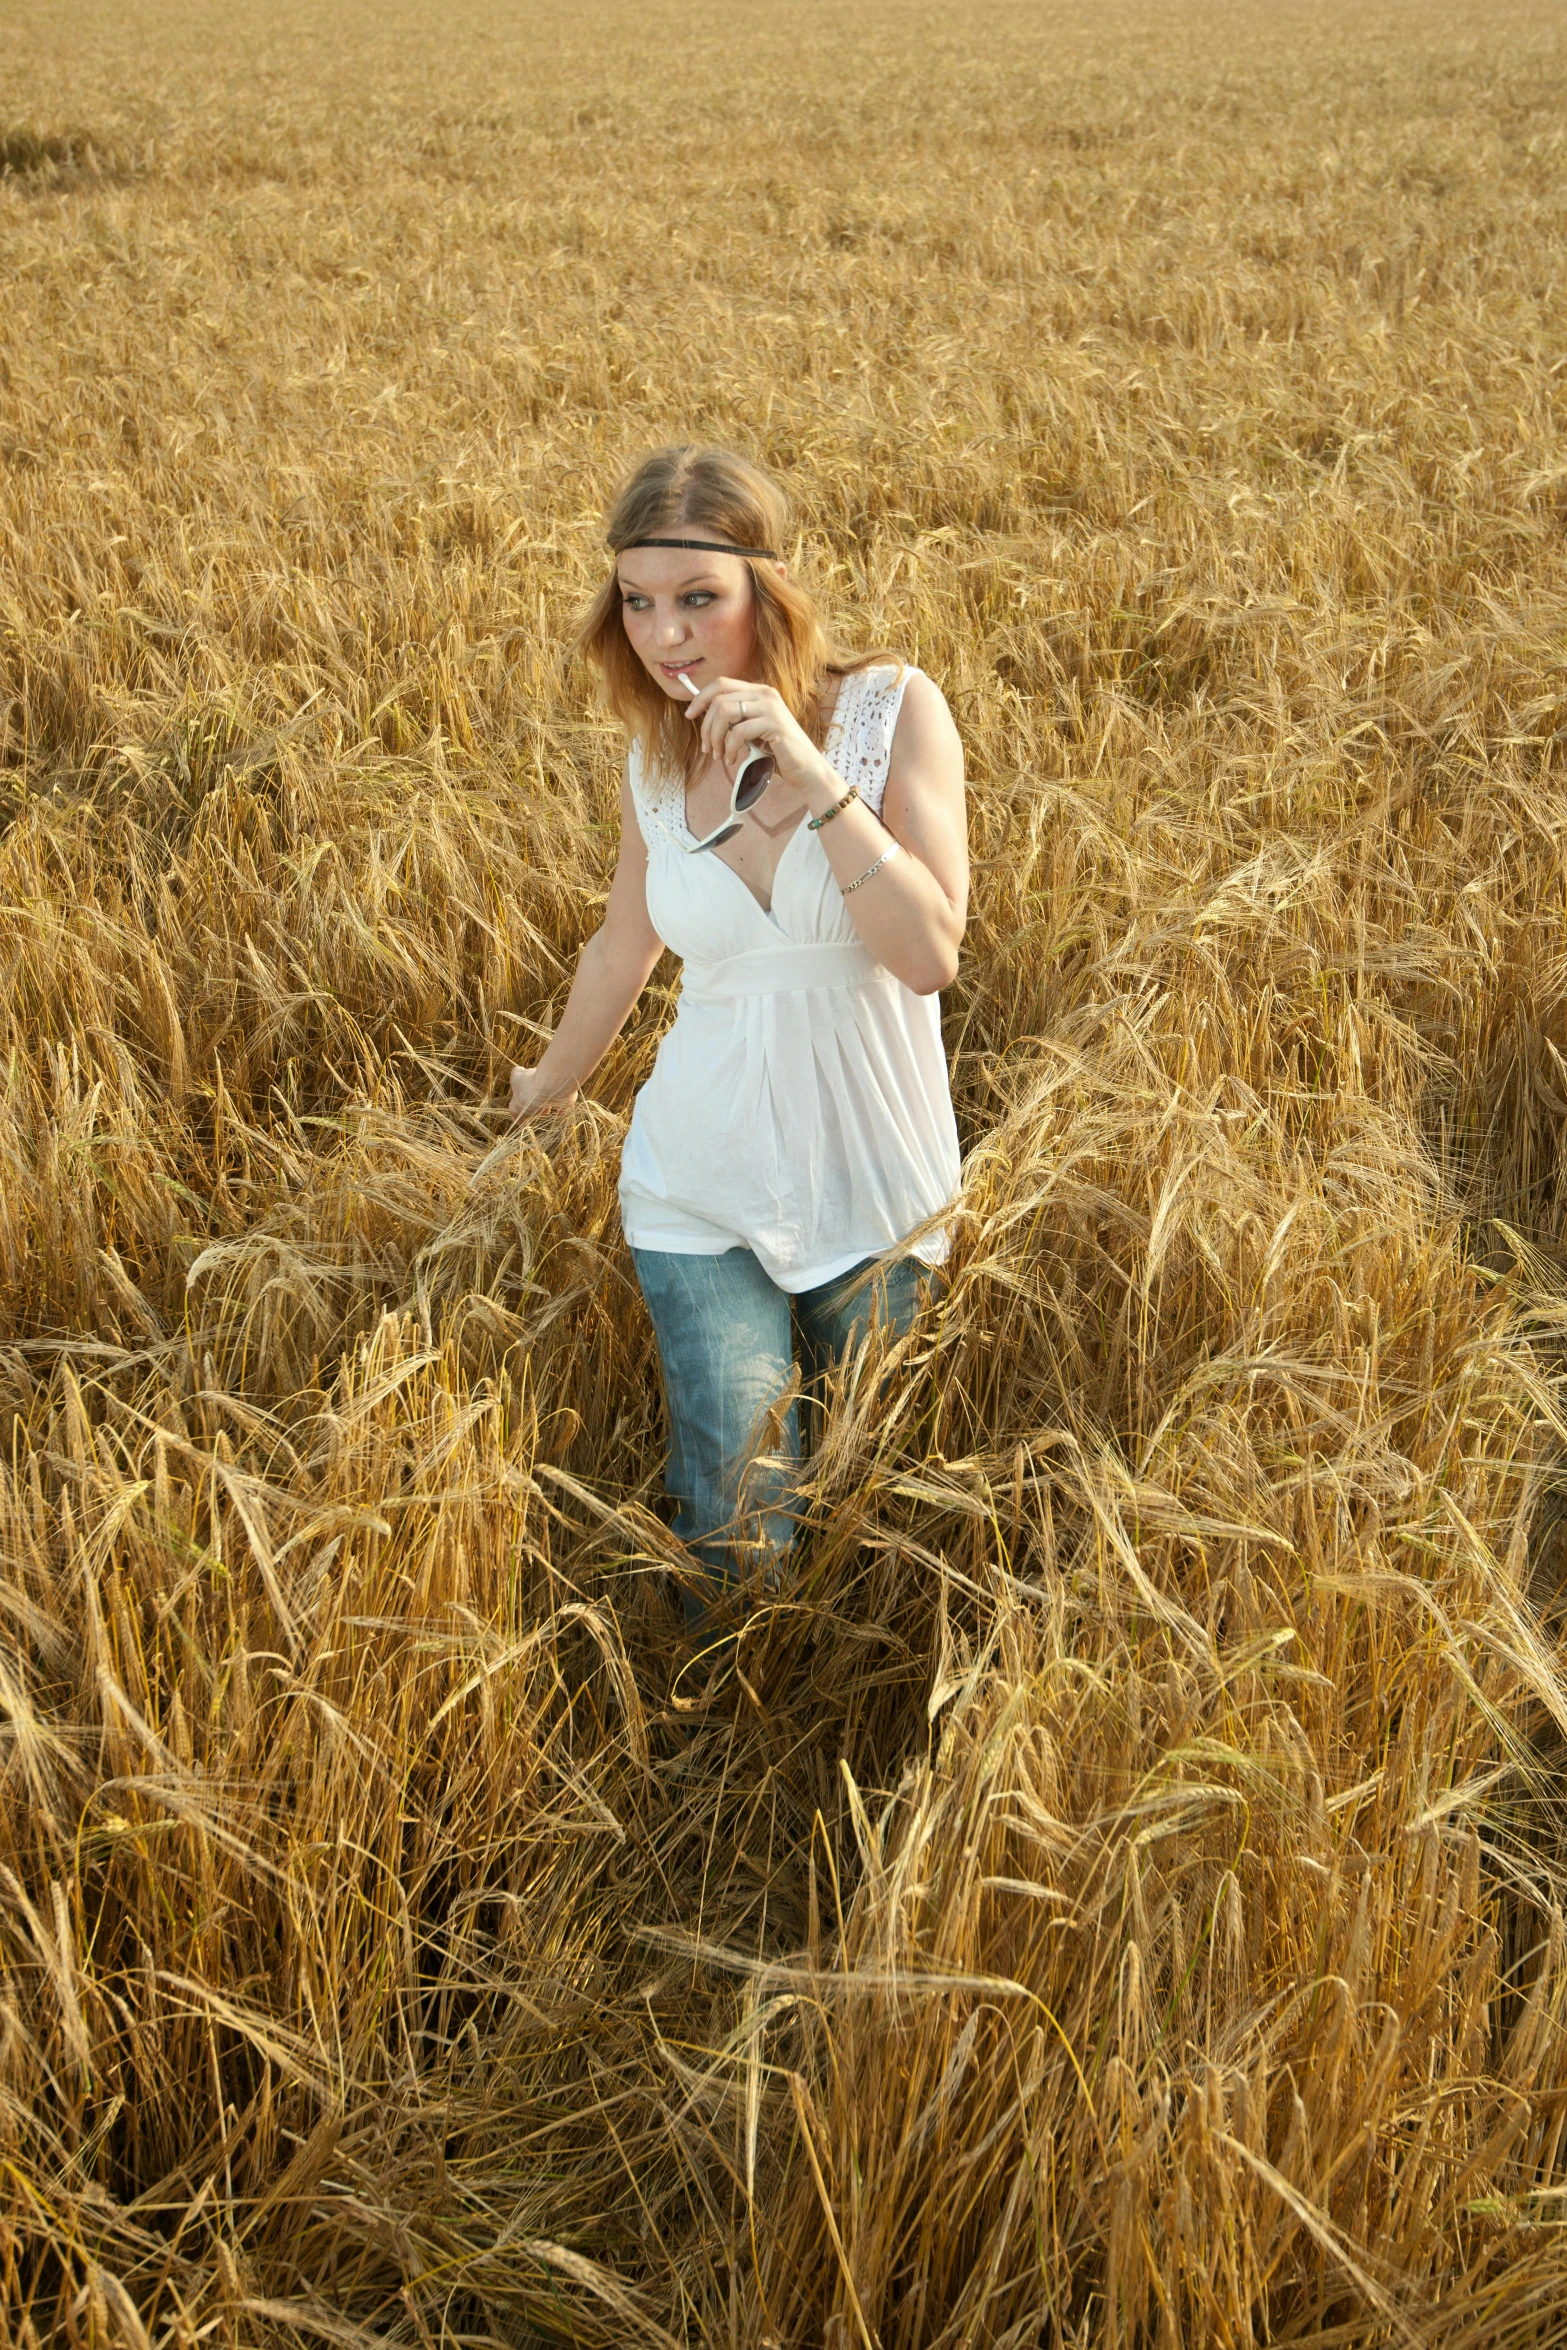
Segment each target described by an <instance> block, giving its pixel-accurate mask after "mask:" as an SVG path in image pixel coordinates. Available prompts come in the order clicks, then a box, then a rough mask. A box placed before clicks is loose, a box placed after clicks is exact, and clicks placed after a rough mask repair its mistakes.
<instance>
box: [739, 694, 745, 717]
mask: <svg viewBox="0 0 1567 2350" xmlns="http://www.w3.org/2000/svg"><path fill="white" fill-rule="evenodd" d="M740 715H741V717H742V718H743V717H744V716H745V698H744V696H743V695H742V696H741V701H740Z"/></svg>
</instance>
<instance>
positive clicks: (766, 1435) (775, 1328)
mask: <svg viewBox="0 0 1567 2350" xmlns="http://www.w3.org/2000/svg"><path fill="white" fill-rule="evenodd" d="M631 1255H632V1261H633V1263H634V1264H635V1266H636V1269H637V1280H638V1281H639V1283H640V1284H641V1288H642V1295H643V1296H644V1298H646V1300H647V1309H648V1312H649V1314H650V1315H651V1316H652V1319H653V1332H654V1336H655V1337H656V1338H657V1340H658V1352H659V1359H660V1361H661V1362H662V1364H663V1369H664V1396H665V1400H666V1402H667V1404H668V1407H669V1464H668V1467H667V1468H666V1470H665V1472H664V1484H665V1487H666V1489H667V1491H668V1493H669V1495H670V1497H671V1499H672V1500H673V1501H674V1504H675V1532H676V1533H677V1534H678V1535H679V1536H680V1539H681V1540H682V1541H683V1542H684V1543H685V1545H686V1547H687V1549H689V1550H690V1551H691V1552H693V1553H694V1555H695V1556H696V1557H697V1558H699V1559H700V1560H701V1562H702V1564H703V1565H704V1567H706V1569H707V1570H708V1573H709V1575H710V1576H711V1577H712V1578H713V1580H714V1582H715V1583H716V1584H717V1585H718V1586H720V1588H722V1587H723V1586H726V1585H727V1584H729V1583H731V1582H733V1581H736V1580H738V1579H740V1578H742V1577H744V1576H746V1575H747V1574H749V1573H753V1572H756V1571H758V1570H760V1571H763V1572H765V1571H766V1569H767V1568H768V1567H769V1566H770V1565H772V1564H774V1563H775V1562H776V1561H777V1560H778V1559H780V1558H781V1557H782V1556H783V1554H784V1552H785V1551H787V1550H788V1548H789V1545H790V1543H791V1542H792V1541H793V1539H794V1530H795V1509H794V1507H793V1506H791V1505H794V1504H795V1502H796V1488H797V1485H798V1482H799V1465H800V1414H799V1406H798V1402H797V1400H796V1399H795V1398H794V1397H791V1398H790V1399H789V1401H788V1403H787V1404H784V1403H783V1400H782V1399H783V1395H784V1391H785V1389H786V1388H787V1387H788V1385H789V1381H790V1378H791V1375H792V1373H793V1371H794V1363H795V1327H796V1326H797V1327H798V1332H799V1352H800V1370H801V1375H802V1378H803V1381H804V1383H805V1385H806V1387H807V1388H809V1387H811V1386H812V1385H813V1383H815V1382H817V1381H819V1380H820V1378H821V1377H822V1374H823V1373H824V1372H826V1371H827V1370H828V1369H829V1367H830V1366H831V1365H832V1364H833V1363H835V1362H837V1361H838V1360H839V1359H840V1357H842V1356H843V1355H845V1354H848V1353H850V1352H852V1350H853V1349H854V1348H855V1347H857V1346H858V1345H859V1343H860V1341H861V1339H862V1338H863V1337H864V1336H865V1335H866V1333H867V1331H868V1330H869V1329H870V1327H871V1324H872V1322H873V1321H874V1322H875V1323H877V1324H878V1325H879V1326H880V1327H881V1328H883V1329H885V1330H887V1331H888V1332H889V1333H890V1334H892V1335H895V1336H901V1335H902V1333H903V1332H904V1331H905V1330H907V1329H908V1328H909V1326H910V1324H911V1323H912V1322H913V1320H914V1317H915V1315H916V1314H917V1313H918V1312H919V1309H920V1307H921V1306H922V1305H923V1304H924V1302H925V1300H926V1299H927V1297H928V1296H929V1295H930V1292H931V1289H932V1286H933V1278H934V1277H933V1275H932V1272H931V1268H930V1267H929V1266H928V1265H924V1264H921V1263H920V1262H919V1261H918V1259H916V1258H912V1257H898V1258H893V1259H891V1260H886V1259H882V1258H877V1257H867V1258H866V1260H865V1262H864V1263H863V1264H860V1265H855V1266H853V1267H852V1268H851V1269H850V1271H848V1272H847V1273H842V1274H840V1275H839V1276H838V1279H837V1280H836V1281H827V1282H824V1283H823V1284H822V1286H821V1287H820V1288H819V1289H807V1290H803V1291H801V1292H800V1293H799V1294H798V1295H796V1296H793V1297H791V1296H790V1295H789V1294H788V1292H787V1291H785V1290H782V1289H779V1288H777V1287H776V1286H775V1284H774V1283H773V1282H771V1281H769V1279H768V1278H767V1275H766V1274H765V1273H764V1272H763V1271H762V1268H761V1266H760V1265H759V1264H758V1263H757V1260H756V1258H755V1257H754V1256H753V1255H752V1254H751V1251H750V1250H749V1249H748V1248H731V1249H726V1250H725V1251H724V1253H723V1254H722V1255H721V1256H716V1257H697V1256H675V1255H672V1254H670V1253H669V1252H668V1251H666V1250H663V1249H642V1248H638V1249H633V1250H632V1252H631ZM714 1596H715V1597H716V1596H717V1593H716V1592H715V1594H714ZM686 1612H687V1614H688V1616H690V1617H692V1618H693V1620H696V1619H698V1618H700V1616H701V1614H702V1612H703V1611H702V1606H701V1602H700V1600H697V1601H694V1602H693V1600H692V1598H691V1595H690V1594H687V1604H686Z"/></svg>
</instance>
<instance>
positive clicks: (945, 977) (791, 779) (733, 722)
mask: <svg viewBox="0 0 1567 2350" xmlns="http://www.w3.org/2000/svg"><path fill="white" fill-rule="evenodd" d="M742 703H743V704H744V706H745V709H746V717H745V718H744V719H743V720H742V719H741V718H740V717H739V715H738V713H739V710H740V707H741V705H742ZM691 716H692V718H693V719H694V720H695V721H696V722H697V723H698V724H699V725H700V726H701V729H702V740H703V743H704V746H705V747H706V749H707V750H708V751H709V752H710V753H712V754H714V755H716V756H717V757H718V758H720V759H721V760H722V762H723V764H724V765H725V767H727V768H728V770H729V772H730V773H731V774H733V773H734V771H735V769H736V767H737V766H738V765H739V763H740V760H741V759H742V758H743V757H744V756H745V752H746V749H747V748H748V747H749V746H750V745H752V744H759V745H761V746H762V747H763V748H764V749H766V750H769V751H771V752H772V754H773V759H774V763H775V766H776V769H777V772H778V774H779V775H780V777H782V778H783V780H784V781H785V782H787V783H791V784H793V785H794V787H795V789H796V790H797V791H798V792H799V793H800V795H801V796H802V798H803V799H804V800H805V803H806V805H807V807H808V808H809V809H810V812H811V814H812V815H813V816H820V815H823V814H824V813H825V812H826V810H827V809H829V808H830V807H832V806H833V805H834V803H835V802H836V801H838V800H840V799H842V797H843V788H844V787H843V779H842V777H841V776H839V775H838V774H837V773H836V772H835V770H834V769H833V768H831V767H829V766H828V764H827V761H826V759H825V757H824V756H823V754H822V753H821V752H820V751H819V750H818V749H817V748H816V746H815V744H814V743H813V742H812V741H811V739H810V737H809V736H808V735H807V734H806V733H805V731H804V729H803V728H802V727H800V726H799V725H798V724H797V723H796V721H795V719H794V718H793V716H792V715H791V714H790V712H789V710H788V708H787V706H786V705H785V703H784V702H783V701H782V699H781V698H780V696H779V695H778V694H776V693H775V692H774V691H773V689H772V687H771V686H765V685H763V686H759V685H755V684H747V683H746V682H745V681H744V680H743V679H739V678H727V677H723V678H718V679H715V681H714V682H713V684H712V685H710V686H708V687H707V688H706V689H705V690H704V692H703V693H702V694H699V695H698V696H697V697H696V699H695V700H694V701H693V702H692V704H691ZM817 838H818V840H819V841H820V842H821V844H822V847H823V849H824V850H825V852H826V856H827V862H828V864H829V865H830V866H831V867H832V870H833V873H834V875H835V877H836V879H837V880H838V882H839V883H840V885H841V886H842V888H843V891H844V904H845V905H846V906H847V907H848V909H849V919H850V921H851V922H852V923H853V924H854V927H855V929H856V930H857V931H858V932H859V935H860V937H861V939H862V940H863V941H864V943H865V945H866V946H867V947H869V949H870V951H871V953H872V954H873V955H874V956H875V957H876V960H877V962H878V963H881V964H883V965H884V966H885V967H886V969H887V970H889V971H891V972H892V973H893V974H894V976H895V977H897V978H899V979H901V980H902V981H903V984H904V986H905V987H908V988H912V990H913V991H914V993H915V994H916V995H935V994H936V993H937V991H938V990H939V989H941V988H943V987H946V986H949V985H950V983H951V981H952V980H953V978H954V977H955V976H956V974H957V968H958V948H959V947H960V946H961V944H962V942H963V931H964V926H965V924H966V922H967V920H968V826H967V821H966V818H965V813H964V805H963V746H962V744H961V743H960V742H959V740H958V730H957V728H956V726H954V724H953V722H952V713H951V711H950V710H949V709H948V708H947V704H946V698H945V696H944V695H943V693H942V691H941V688H940V687H939V686H938V685H937V684H936V683H935V682H934V680H933V679H931V678H928V677H926V676H925V675H924V674H923V673H916V674H915V675H914V676H913V677H911V678H910V679H909V681H908V683H907V685H906V686H905V687H904V689H903V704H902V707H901V708H900V710H899V712H898V723H897V726H896V727H895V728H894V730H893V737H892V757H891V761H890V763H889V765H888V769H887V791H886V796H885V798H884V800H883V802H882V814H881V815H880V816H879V817H877V816H873V815H872V814H871V812H870V810H869V808H868V807H867V806H866V805H865V802H864V801H863V800H851V801H850V803H849V805H848V807H847V808H845V809H844V810H843V811H842V813H841V814H840V815H837V816H834V817H833V818H832V820H831V822H830V823H827V824H824V825H823V826H822V828H821V830H820V832H819V833H818V834H817ZM894 842H896V843H897V852H901V853H897V852H894V853H893V854H892V856H891V858H890V861H889V862H888V863H886V864H884V865H882V866H881V868H880V870H879V871H878V872H876V873H874V874H872V875H871V878H870V879H869V880H868V881H866V882H865V883H864V884H863V886H862V887H860V888H858V889H855V888H853V887H852V886H851V885H852V884H853V883H854V882H855V881H857V880H858V879H859V877H860V875H861V874H863V873H866V872H867V871H868V869H869V868H870V867H871V866H873V865H875V864H876V863H877V861H878V859H880V858H882V857H885V856H887V855H888V852H889V851H890V850H892V848H893V843H894Z"/></svg>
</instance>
